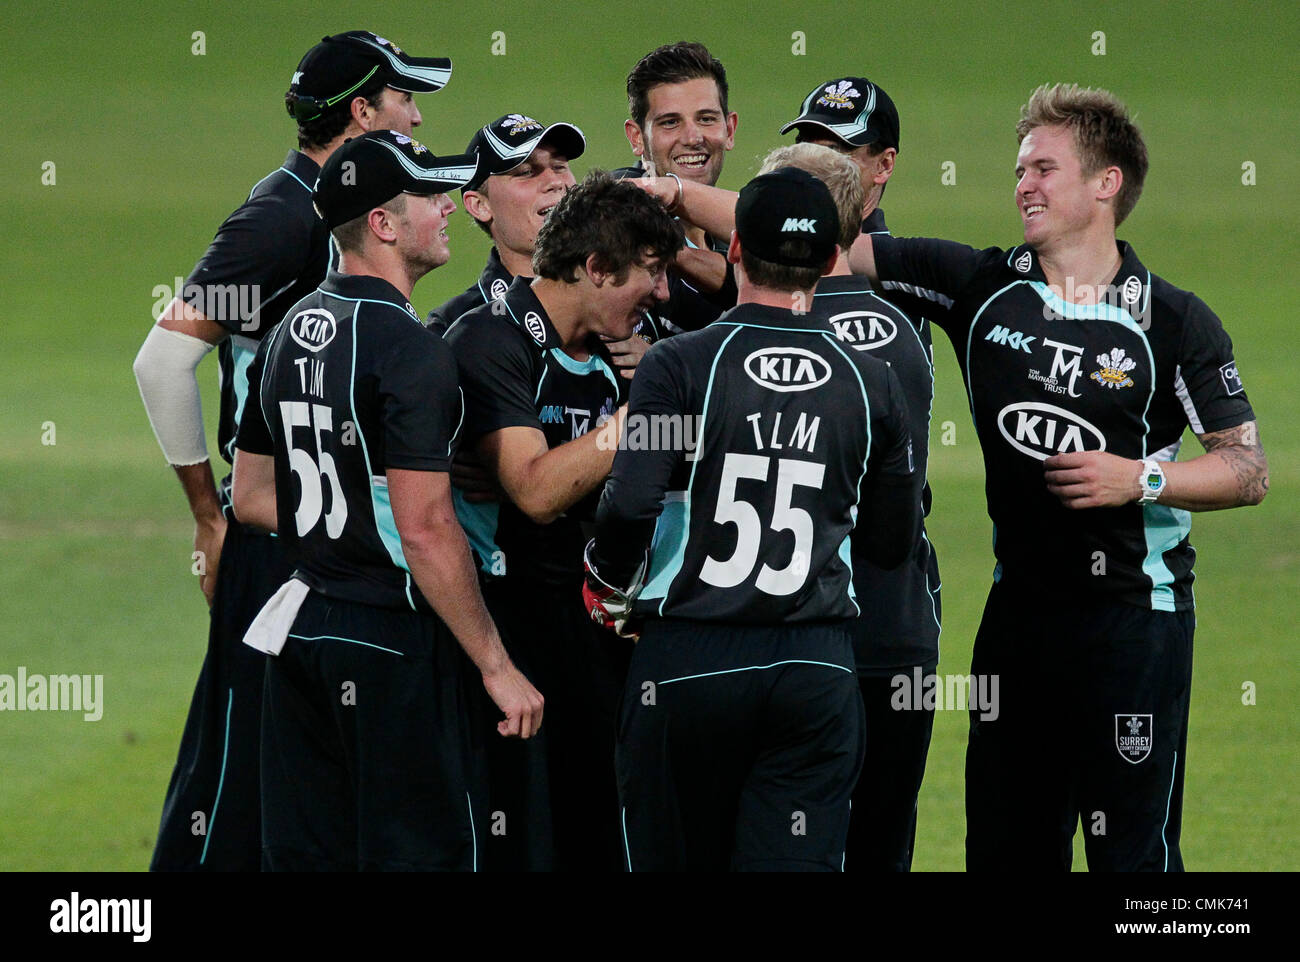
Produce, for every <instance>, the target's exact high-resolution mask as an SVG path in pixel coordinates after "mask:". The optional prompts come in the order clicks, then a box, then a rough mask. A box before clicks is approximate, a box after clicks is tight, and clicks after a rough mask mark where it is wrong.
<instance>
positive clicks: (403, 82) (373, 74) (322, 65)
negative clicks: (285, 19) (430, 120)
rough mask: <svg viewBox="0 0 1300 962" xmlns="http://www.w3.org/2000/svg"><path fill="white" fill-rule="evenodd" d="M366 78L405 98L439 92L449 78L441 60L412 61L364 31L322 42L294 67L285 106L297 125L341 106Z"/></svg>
mask: <svg viewBox="0 0 1300 962" xmlns="http://www.w3.org/2000/svg"><path fill="white" fill-rule="evenodd" d="M372 78H377V79H379V80H382V81H383V83H384V86H386V87H392V88H393V89H394V90H402V91H406V92H408V93H431V92H432V91H434V90H441V89H442V88H443V87H445V86H446V85H447V81H448V80H450V79H451V61H450V60H449V59H447V58H446V57H412V56H411V55H410V54H408V53H406V51H404V50H403V49H402V48H401V47H399V46H398V45H397V44H395V43H393V42H392V41H391V40H385V39H384V38H383V37H379V36H376V35H375V34H373V33H371V32H370V31H368V30H349V31H348V32H347V33H336V34H334V36H332V37H323V38H321V42H320V43H318V44H316V46H314V47H312V48H311V49H310V50H308V51H307V54H306V55H305V56H304V57H303V58H302V60H300V61H299V62H298V69H297V70H296V71H294V75H293V80H292V81H290V83H289V93H288V95H287V98H286V106H287V107H288V109H289V114H290V116H292V117H293V118H294V119H295V120H297V121H298V122H299V123H305V122H307V121H309V120H315V119H316V118H317V117H319V116H320V115H321V114H323V113H325V112H326V111H328V110H330V109H332V108H334V107H336V106H338V105H339V104H342V103H344V102H346V100H347V98H348V97H349V96H351V95H353V94H354V93H355V92H356V91H357V90H359V89H360V88H361V87H362V86H363V85H365V84H366V82H367V81H369V80H371V79H372Z"/></svg>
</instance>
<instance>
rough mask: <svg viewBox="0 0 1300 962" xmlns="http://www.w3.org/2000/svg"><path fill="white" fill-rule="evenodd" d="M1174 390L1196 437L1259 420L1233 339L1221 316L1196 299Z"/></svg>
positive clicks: (1185, 328)
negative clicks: (1242, 374)
mask: <svg viewBox="0 0 1300 962" xmlns="http://www.w3.org/2000/svg"><path fill="white" fill-rule="evenodd" d="M1178 382H1181V383H1178ZM1174 388H1175V390H1176V391H1177V392H1178V394H1179V399H1180V400H1182V401H1183V407H1184V409H1185V410H1186V412H1187V420H1188V423H1189V424H1190V425H1191V428H1192V430H1193V431H1194V432H1195V433H1196V434H1206V433H1208V432H1211V431H1222V430H1224V429H1226V428H1231V427H1236V426H1237V425H1238V424H1243V423H1245V422H1246V421H1251V420H1254V418H1255V412H1254V411H1253V410H1252V409H1251V406H1250V401H1248V400H1247V398H1246V388H1245V385H1244V384H1243V383H1242V380H1241V371H1239V370H1238V369H1237V361H1236V358H1235V357H1234V356H1233V353H1232V339H1231V338H1229V337H1228V332H1227V331H1225V330H1224V329H1223V323H1222V322H1221V321H1220V320H1219V318H1218V316H1217V315H1216V314H1215V313H1214V312H1213V311H1212V310H1210V308H1209V307H1208V306H1207V305H1206V304H1205V302H1204V301H1202V300H1201V299H1200V298H1199V297H1196V296H1194V295H1192V296H1191V303H1190V306H1189V308H1188V312H1187V317H1186V320H1185V322H1184V324H1183V339H1182V344H1181V346H1180V348H1179V352H1178V378H1177V380H1176V383H1175V385H1174Z"/></svg>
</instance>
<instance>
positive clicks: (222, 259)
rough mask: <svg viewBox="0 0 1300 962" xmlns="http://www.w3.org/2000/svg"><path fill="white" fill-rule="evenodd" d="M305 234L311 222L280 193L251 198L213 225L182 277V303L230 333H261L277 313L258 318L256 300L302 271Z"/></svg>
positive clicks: (306, 250)
mask: <svg viewBox="0 0 1300 962" xmlns="http://www.w3.org/2000/svg"><path fill="white" fill-rule="evenodd" d="M311 240H312V225H311V224H309V223H307V222H305V221H304V220H303V218H302V217H301V216H300V215H299V214H298V213H297V212H295V211H293V210H291V209H290V208H289V205H288V204H287V203H286V202H285V201H284V200H283V199H282V198H278V197H275V196H274V195H270V194H268V195H265V196H262V197H256V198H253V199H252V200H250V201H248V202H247V203H245V204H244V205H243V206H242V207H240V208H239V209H238V210H237V211H235V212H234V213H233V214H231V215H230V216H229V217H227V218H226V220H225V222H224V223H223V224H222V225H221V227H219V228H218V229H217V236H216V237H214V238H213V239H212V243H211V244H209V245H208V249H207V250H206V251H205V252H204V254H203V256H202V257H201V258H200V259H199V262H198V264H196V265H195V267H194V270H193V271H191V272H190V276H189V277H188V278H186V280H185V290H184V300H185V303H187V304H189V305H190V306H191V307H193V308H195V309H197V310H199V311H202V312H203V314H204V315H205V316H206V317H207V318H208V319H209V320H212V321H215V322H216V323H218V324H220V325H221V326H222V327H224V328H226V330H228V331H230V332H231V333H232V334H240V335H243V336H244V337H252V338H261V337H262V335H263V334H265V333H266V332H267V331H268V330H270V328H271V327H272V326H274V324H275V322H276V321H279V320H280V318H278V317H275V318H270V319H269V320H268V322H267V323H263V320H262V318H261V317H260V316H259V313H258V311H259V309H260V306H261V305H262V304H265V303H266V302H268V301H270V300H272V299H273V298H274V297H275V296H276V295H277V294H279V293H281V292H282V291H283V290H284V289H285V288H287V287H288V286H289V285H291V284H292V283H293V282H294V281H296V280H297V279H298V278H299V277H300V276H302V273H303V271H304V270H305V269H306V267H307V261H308V259H309V257H310V256H311V249H312V246H311ZM250 314H251V316H249V315H250Z"/></svg>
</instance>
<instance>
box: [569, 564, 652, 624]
mask: <svg viewBox="0 0 1300 962" xmlns="http://www.w3.org/2000/svg"><path fill="white" fill-rule="evenodd" d="M595 543H596V542H595V539H592V540H591V541H588V542H587V547H586V549H585V550H584V551H583V553H582V566H583V570H584V572H585V574H586V578H585V580H584V581H583V585H582V603H583V605H584V606H585V607H586V609H587V614H588V615H590V616H591V620H592V621H594V622H595V623H596V624H598V625H601V626H603V627H605V628H609V629H612V630H613V631H615V632H617V633H618V634H619V635H621V636H622V637H624V638H632V639H636V638H637V637H639V636H640V634H641V633H640V632H639V631H636V630H634V629H632V628H631V627H629V625H628V622H629V620H630V619H631V617H632V605H633V603H634V602H635V601H636V598H637V595H639V594H640V593H641V588H642V587H643V585H642V579H643V578H644V577H645V570H646V561H647V560H648V559H643V560H642V561H641V564H640V566H639V567H638V568H637V569H636V574H635V575H633V576H632V585H631V587H629V588H628V589H627V590H626V591H625V590H623V589H620V588H615V587H614V586H613V585H611V584H608V583H607V582H606V581H605V579H603V578H602V577H601V576H600V574H599V573H598V572H597V571H596V568H595V566H594V565H593V564H592V563H591V548H592V545H594V544H595Z"/></svg>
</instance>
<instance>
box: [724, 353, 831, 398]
mask: <svg viewBox="0 0 1300 962" xmlns="http://www.w3.org/2000/svg"><path fill="white" fill-rule="evenodd" d="M745 373H746V374H748V375H749V377H750V380H752V381H753V382H754V383H755V384H759V385H761V386H763V387H765V388H767V389H768V390H769V391H811V390H812V389H813V388H815V387H820V386H821V385H823V384H825V383H826V382H827V381H829V380H830V379H831V366H830V364H828V363H827V362H826V359H825V358H823V357H821V356H820V355H817V354H814V353H813V352H812V351H807V350H804V349H803V348H801V347H765V348H763V349H761V350H758V351H755V352H754V353H753V354H751V355H749V357H747V358H745Z"/></svg>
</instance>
